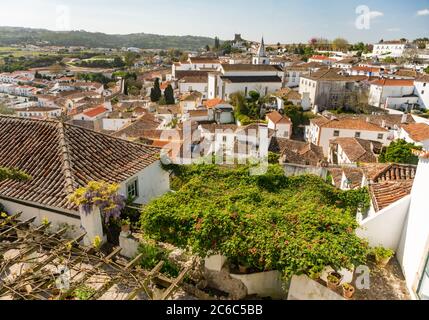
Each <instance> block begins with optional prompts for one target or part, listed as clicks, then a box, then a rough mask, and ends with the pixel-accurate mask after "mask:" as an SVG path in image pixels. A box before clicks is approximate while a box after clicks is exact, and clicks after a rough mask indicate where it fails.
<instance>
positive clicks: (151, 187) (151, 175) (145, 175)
mask: <svg viewBox="0 0 429 320" xmlns="http://www.w3.org/2000/svg"><path fill="white" fill-rule="evenodd" d="M135 179H138V195H139V197H138V198H137V199H135V200H134V202H135V203H138V204H146V203H148V202H149V201H150V200H152V199H153V198H156V197H159V196H162V195H163V194H165V193H167V192H168V191H170V176H169V174H168V172H167V171H165V170H163V169H162V167H161V162H160V161H156V162H154V163H153V164H151V165H150V166H148V167H146V168H145V169H144V170H142V171H141V172H139V173H138V174H137V175H135V176H133V177H131V178H129V179H128V180H127V181H125V182H124V183H122V184H121V187H120V193H121V194H123V195H125V196H126V195H127V188H126V186H127V184H128V183H130V182H132V181H134V180H135Z"/></svg>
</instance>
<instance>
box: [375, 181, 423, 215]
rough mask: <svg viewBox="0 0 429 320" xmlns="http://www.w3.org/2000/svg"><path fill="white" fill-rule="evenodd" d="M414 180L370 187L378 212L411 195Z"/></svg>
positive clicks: (384, 183) (389, 182) (390, 182)
mask: <svg viewBox="0 0 429 320" xmlns="http://www.w3.org/2000/svg"><path fill="white" fill-rule="evenodd" d="M413 182H414V181H413V180H407V181H388V182H383V183H377V184H373V185H371V186H370V191H371V196H372V202H373V205H374V209H375V211H376V212H378V211H380V210H383V209H384V208H387V207H388V206H390V205H391V204H393V203H395V202H397V201H399V200H401V199H402V198H404V197H406V196H408V195H409V194H411V189H412V187H413Z"/></svg>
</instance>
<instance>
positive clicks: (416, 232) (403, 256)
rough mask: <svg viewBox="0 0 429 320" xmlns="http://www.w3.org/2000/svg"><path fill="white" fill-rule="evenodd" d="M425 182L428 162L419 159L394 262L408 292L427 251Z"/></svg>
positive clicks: (414, 287) (428, 223) (428, 228)
mask: <svg viewBox="0 0 429 320" xmlns="http://www.w3.org/2000/svg"><path fill="white" fill-rule="evenodd" d="M428 180H429V159H420V163H419V166H418V168H417V173H416V177H415V179H414V185H413V190H412V192H411V203H410V209H409V213H408V219H407V221H406V223H405V226H404V229H403V232H402V238H401V241H400V245H399V248H398V252H397V258H398V260H399V262H400V264H401V266H402V270H403V273H404V276H405V279H406V282H407V286H408V288H409V289H410V291H411V292H416V290H417V287H418V282H419V280H420V278H421V274H422V267H423V264H424V263H425V262H426V258H427V256H428V251H429V247H428V245H429V242H428V241H429V214H428V205H427V203H428V202H427V198H428V196H427V189H428Z"/></svg>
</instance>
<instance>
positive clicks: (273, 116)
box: [267, 111, 292, 124]
mask: <svg viewBox="0 0 429 320" xmlns="http://www.w3.org/2000/svg"><path fill="white" fill-rule="evenodd" d="M267 118H268V119H269V120H271V121H272V122H274V124H278V123H283V124H291V123H292V121H291V120H290V119H289V118H288V117H285V116H282V115H281V114H280V113H279V112H278V111H273V112H270V113H269V114H267Z"/></svg>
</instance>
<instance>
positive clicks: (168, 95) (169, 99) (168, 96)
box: [164, 84, 176, 104]
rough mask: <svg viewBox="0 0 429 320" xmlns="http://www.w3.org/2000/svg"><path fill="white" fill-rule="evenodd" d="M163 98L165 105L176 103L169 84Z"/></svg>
mask: <svg viewBox="0 0 429 320" xmlns="http://www.w3.org/2000/svg"><path fill="white" fill-rule="evenodd" d="M164 97H165V103H166V104H174V103H175V102H176V100H175V99H174V90H173V87H172V86H171V84H169V85H168V86H167V88H165V91H164Z"/></svg>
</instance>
